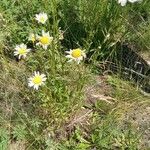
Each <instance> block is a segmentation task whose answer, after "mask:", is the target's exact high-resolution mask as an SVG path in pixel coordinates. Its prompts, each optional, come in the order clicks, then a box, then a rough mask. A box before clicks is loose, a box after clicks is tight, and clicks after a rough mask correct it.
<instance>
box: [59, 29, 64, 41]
mask: <svg viewBox="0 0 150 150" xmlns="http://www.w3.org/2000/svg"><path fill="white" fill-rule="evenodd" d="M63 39H64V32H63V31H62V30H61V29H60V28H59V40H63Z"/></svg>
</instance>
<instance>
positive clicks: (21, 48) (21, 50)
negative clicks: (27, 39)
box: [14, 43, 31, 59]
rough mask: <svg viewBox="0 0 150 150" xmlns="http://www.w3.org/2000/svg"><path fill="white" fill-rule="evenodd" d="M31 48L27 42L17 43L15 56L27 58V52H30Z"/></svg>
mask: <svg viewBox="0 0 150 150" xmlns="http://www.w3.org/2000/svg"><path fill="white" fill-rule="evenodd" d="M30 51H31V49H27V45H25V44H23V43H22V44H20V45H16V47H15V51H14V56H17V55H18V58H19V59H20V58H21V57H23V58H25V57H26V55H27V53H28V52H30Z"/></svg>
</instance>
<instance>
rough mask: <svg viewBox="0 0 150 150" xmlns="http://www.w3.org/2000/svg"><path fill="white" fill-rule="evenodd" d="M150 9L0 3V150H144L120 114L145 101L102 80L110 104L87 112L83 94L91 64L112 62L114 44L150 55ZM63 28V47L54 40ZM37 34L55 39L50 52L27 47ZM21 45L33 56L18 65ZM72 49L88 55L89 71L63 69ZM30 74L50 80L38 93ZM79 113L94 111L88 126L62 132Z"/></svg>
mask: <svg viewBox="0 0 150 150" xmlns="http://www.w3.org/2000/svg"><path fill="white" fill-rule="evenodd" d="M149 8H150V2H149V1H148V0H145V1H143V2H142V3H140V4H139V3H135V4H131V3H130V4H129V3H128V5H127V6H125V7H121V6H120V5H119V4H118V3H117V1H114V0H110V1H107V0H101V1H100V0H99V1H98V0H71V1H70V0H41V1H38V0H33V1H32V2H31V1H30V0H22V1H20V0H1V2H0V68H1V70H0V85H1V86H0V102H1V104H0V150H7V149H11V147H12V143H15V144H17V143H23V145H24V146H25V149H28V150H30V149H31V150H86V149H87V150H91V149H94V148H95V149H98V150H105V149H106V150H109V149H110V150H111V149H122V150H126V149H128V150H136V149H139V148H141V142H140V141H141V139H142V138H143V136H142V133H141V131H138V130H136V129H134V126H133V125H132V123H130V122H128V123H127V124H125V123H124V118H123V114H124V113H125V112H126V111H127V110H128V109H130V107H131V106H132V105H133V104H134V103H137V104H141V105H142V106H143V105H144V106H145V105H148V104H149V102H148V100H149V98H148V97H145V96H143V95H142V94H141V93H140V92H139V90H138V89H137V87H136V86H135V85H133V84H132V83H130V82H127V81H124V80H121V79H120V78H119V77H114V76H110V77H109V78H108V79H107V81H105V82H106V83H107V84H108V85H109V86H110V87H111V91H110V92H111V94H110V96H111V97H112V98H113V99H114V102H113V104H112V105H110V104H108V103H106V102H105V101H102V100H97V101H96V103H94V104H88V105H87V104H86V95H85V89H86V87H88V86H89V85H93V84H95V80H96V79H95V78H96V76H97V74H96V73H98V74H99V71H98V70H96V67H95V66H96V64H99V62H101V61H105V60H111V59H113V60H114V58H116V53H117V52H118V51H119V50H118V49H117V48H118V44H120V43H124V42H126V43H131V44H133V45H134V44H135V43H136V45H137V46H138V47H139V49H141V50H143V51H144V50H146V51H149V32H150V30H149V19H150V14H149ZM40 12H45V13H47V14H48V21H47V22H46V24H44V25H42V24H38V23H37V22H36V20H35V14H38V13H40ZM133 20H135V21H133ZM60 27H61V30H62V31H63V32H64V39H63V40H59V39H58V36H59V29H60ZM42 30H45V31H46V32H47V31H49V32H50V35H51V36H53V37H54V39H55V41H53V42H52V43H51V45H50V46H49V47H48V49H47V50H44V49H43V48H42V47H38V46H36V44H33V43H32V42H29V41H28V36H29V33H35V34H41V31H42ZM20 43H25V44H27V46H28V47H29V48H31V49H32V50H33V51H31V52H30V53H29V54H28V55H27V57H26V59H21V60H18V59H17V58H16V57H14V55H13V52H14V48H15V46H16V45H17V44H20ZM75 48H81V49H84V50H85V52H86V54H87V57H88V59H89V60H88V61H89V62H90V64H87V63H84V61H82V62H81V63H80V64H77V63H75V62H72V63H68V62H67V59H66V57H65V56H66V53H65V51H67V50H69V49H75ZM116 61H119V60H116ZM93 68H94V69H93ZM34 71H40V72H41V73H44V74H46V77H47V80H46V84H45V85H44V86H42V87H40V89H39V90H38V91H36V90H34V89H32V88H29V87H28V83H27V82H28V78H29V77H30V76H31V75H32V74H33V72H34ZM129 89H130V90H129ZM108 90H110V89H108ZM123 106H125V107H124V108H123V109H121V108H122V107H123ZM87 107H88V108H87ZM83 108H85V109H89V110H90V111H91V113H90V117H89V118H88V121H87V122H86V123H85V125H84V126H82V125H81V124H80V123H79V124H77V125H76V127H73V129H70V130H71V131H70V132H69V131H67V125H68V123H69V122H70V121H72V120H73V118H74V116H75V115H76V114H77V113H78V112H80V111H81V110H82V109H83ZM17 148H19V146H18V147H17ZM143 148H145V150H146V149H147V148H148V146H147V145H145V146H144V147H143ZM22 149H23V147H22Z"/></svg>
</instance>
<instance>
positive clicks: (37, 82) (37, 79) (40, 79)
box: [33, 75, 42, 84]
mask: <svg viewBox="0 0 150 150" xmlns="http://www.w3.org/2000/svg"><path fill="white" fill-rule="evenodd" d="M33 83H34V84H40V83H42V77H41V76H38V75H37V76H35V77H34V78H33Z"/></svg>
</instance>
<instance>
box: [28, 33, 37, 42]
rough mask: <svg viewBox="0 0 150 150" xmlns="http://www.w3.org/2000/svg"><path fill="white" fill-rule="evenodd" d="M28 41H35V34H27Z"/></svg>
mask: <svg viewBox="0 0 150 150" xmlns="http://www.w3.org/2000/svg"><path fill="white" fill-rule="evenodd" d="M28 40H29V41H32V42H33V43H34V42H35V41H36V37H35V34H33V33H30V34H29V38H28Z"/></svg>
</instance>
